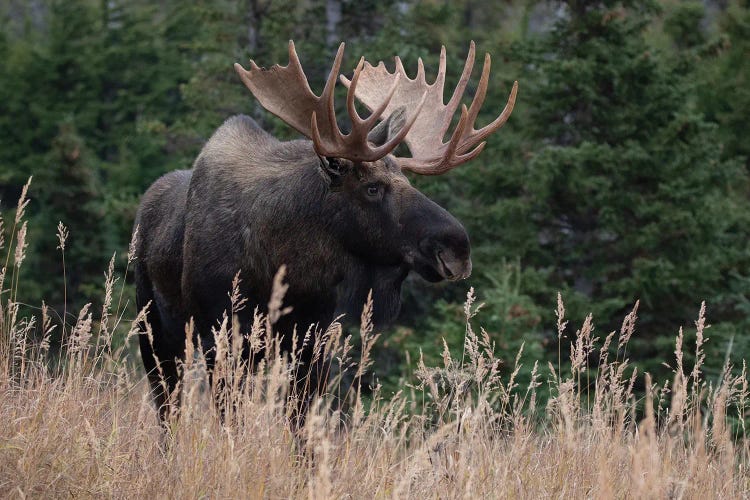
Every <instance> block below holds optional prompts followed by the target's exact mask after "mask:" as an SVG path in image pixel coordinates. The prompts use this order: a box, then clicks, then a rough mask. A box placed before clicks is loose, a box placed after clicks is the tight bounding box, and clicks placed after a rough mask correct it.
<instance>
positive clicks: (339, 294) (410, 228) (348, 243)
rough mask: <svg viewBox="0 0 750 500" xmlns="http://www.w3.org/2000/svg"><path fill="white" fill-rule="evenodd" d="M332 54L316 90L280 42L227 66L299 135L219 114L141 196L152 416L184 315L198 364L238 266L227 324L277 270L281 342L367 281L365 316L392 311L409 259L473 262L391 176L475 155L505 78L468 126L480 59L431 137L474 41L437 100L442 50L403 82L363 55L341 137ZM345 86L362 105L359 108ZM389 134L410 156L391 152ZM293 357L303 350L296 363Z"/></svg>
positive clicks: (340, 307)
mask: <svg viewBox="0 0 750 500" xmlns="http://www.w3.org/2000/svg"><path fill="white" fill-rule="evenodd" d="M343 55H344V44H343V43H342V44H341V45H340V46H339V48H338V51H337V53H336V57H335V60H334V63H333V66H332V69H331V71H330V74H329V76H328V79H327V81H326V83H325V87H324V90H323V92H322V94H321V95H320V96H317V95H316V94H315V93H314V92H313V91H312V90H311V89H310V86H309V83H308V80H307V77H306V75H305V73H304V71H303V69H302V66H301V64H300V61H299V58H298V56H297V52H296V50H295V47H294V43H293V42H292V41H290V42H289V63H288V64H287V66H283V67H282V66H279V65H274V66H272V67H271V68H269V69H266V68H261V67H259V66H257V65H256V64H255V62H253V61H250V69H249V70H246V69H244V68H243V67H242V66H241V65H239V64H235V69H236V71H237V73H238V74H239V77H240V79H241V80H242V82H243V83H244V84H245V86H247V88H248V89H249V90H250V92H251V93H252V94H253V95H254V96H255V98H256V99H257V100H258V101H259V102H260V104H261V105H262V106H263V107H264V108H265V109H266V110H267V111H269V112H271V113H273V114H274V115H276V116H277V117H279V118H280V119H281V120H283V121H284V122H285V123H286V124H288V125H290V126H291V127H293V128H294V129H296V130H297V131H298V132H299V133H301V134H302V135H304V136H305V137H306V138H307V139H299V140H292V141H287V142H282V141H279V140H278V139H276V138H274V137H273V136H271V135H270V134H268V133H267V132H265V131H264V130H263V129H262V128H261V127H260V126H259V125H258V124H257V123H256V122H255V121H254V120H253V119H251V118H249V117H247V116H244V115H239V116H234V117H231V118H229V119H227V120H226V121H225V122H224V124H222V125H221V126H220V127H219V128H218V129H217V130H216V131H215V132H214V134H213V135H212V136H211V138H210V139H209V140H208V142H207V143H206V144H205V146H204V147H203V149H202V151H201V152H200V154H199V155H198V157H197V159H196V160H195V162H194V164H193V168H192V169H191V170H177V171H173V172H170V173H167V174H166V175H164V176H163V177H161V178H160V179H158V180H157V181H156V182H154V184H153V185H152V186H151V187H150V188H149V189H148V190H147V192H146V193H145V194H144V196H143V199H142V201H141V204H140V207H139V209H138V212H137V215H136V221H135V227H136V228H137V231H138V236H137V238H136V239H135V241H136V252H135V255H136V260H135V285H136V302H137V306H138V308H139V309H144V308H146V307H147V306H148V309H147V315H146V320H147V321H148V323H149V325H150V327H151V331H152V334H151V335H148V336H147V335H146V334H141V335H140V337H139V343H140V350H141V356H142V358H143V364H144V367H145V369H146V372H147V373H148V378H149V382H150V385H151V391H152V396H153V400H154V403H155V405H156V407H157V408H158V409H159V413H160V416H161V417H162V418H166V416H167V415H169V412H170V408H169V406H170V401H172V399H171V398H170V394H171V393H172V392H173V391H175V390H176V388H177V387H178V382H179V377H180V369H179V368H180V362H181V360H183V359H184V356H185V345H186V338H185V328H186V323H187V322H189V321H190V320H191V319H192V320H193V321H194V327H195V329H194V331H195V341H196V342H197V344H196V345H199V346H200V348H201V349H202V350H203V352H204V353H205V354H206V360H207V364H208V369H209V371H210V370H211V364H212V362H213V361H212V359H213V358H212V356H211V352H212V350H214V349H215V345H214V342H215V341H214V336H213V334H212V327H216V326H217V324H218V323H217V322H218V321H219V320H220V318H221V317H222V315H223V313H224V312H225V311H227V310H229V307H230V298H229V294H228V291H229V290H230V289H231V287H232V281H233V278H234V277H235V276H236V275H237V273H238V272H239V273H240V276H241V278H242V281H241V292H242V295H243V296H244V297H246V298H247V299H248V301H249V303H248V304H247V305H248V307H246V308H245V309H243V311H240V313H239V321H240V325H241V330H240V331H247V330H248V329H249V327H250V324H251V323H252V320H253V317H252V311H253V310H254V309H255V308H256V307H257V308H258V309H259V310H260V311H267V303H268V301H269V298H270V294H271V289H272V286H273V279H274V276H275V274H276V272H277V270H278V269H279V268H280V267H281V266H286V269H287V282H286V284H287V286H288V290H287V292H286V295H285V298H284V300H285V303H286V304H288V305H290V306H291V312H289V313H288V314H286V315H285V316H283V317H282V318H280V319H279V321H278V323H277V324H276V325H275V328H276V329H277V330H278V333H279V334H280V335H281V336H282V337H281V338H282V339H284V342H286V344H284V345H282V348H283V349H289V348H290V347H291V345H290V344H289V339H290V338H291V333H292V331H293V330H294V329H295V328H300V329H304V328H307V327H308V326H309V325H315V324H317V325H323V326H325V325H328V324H329V323H330V322H331V321H332V320H333V319H334V318H335V317H337V316H338V315H341V314H348V315H354V316H355V317H357V316H358V315H359V312H360V311H361V308H362V306H363V304H364V303H365V301H366V300H367V297H368V294H369V293H371V294H372V301H373V304H374V306H373V307H374V311H373V321H374V323H375V324H376V325H378V324H380V325H382V324H387V323H388V322H390V321H392V320H394V319H395V317H396V316H397V314H398V312H399V308H400V303H401V298H400V294H401V286H402V283H403V282H404V279H405V278H406V276H407V274H409V272H410V271H415V272H416V273H418V274H419V275H420V276H422V277H423V278H424V279H426V280H428V281H430V282H438V281H441V280H460V279H464V278H466V277H468V276H469V274H470V273H471V266H472V265H471V257H470V244H469V237H468V235H467V233H466V230H465V229H464V227H463V226H462V225H461V223H460V222H459V221H458V220H456V219H455V218H454V217H453V216H452V215H451V214H449V213H448V212H447V211H446V210H445V209H443V208H442V207H440V206H439V205H437V204H436V203H435V202H433V201H431V200H430V199H429V198H427V197H426V196H425V195H424V194H422V193H421V192H420V191H418V190H417V189H415V188H414V187H412V186H411V185H410V183H409V180H408V178H407V177H406V175H405V172H412V173H415V174H421V175H440V174H443V173H445V172H448V171H449V170H451V169H453V168H455V167H457V166H458V165H461V164H463V163H466V162H468V161H470V160H472V159H474V158H476V157H477V156H478V155H479V154H480V153H481V152H482V149H483V148H484V145H485V142H484V140H485V139H486V138H487V137H488V136H489V135H490V134H492V133H493V132H495V131H496V130H497V129H499V128H500V127H502V126H503V124H504V123H505V122H506V121H507V120H508V117H509V116H510V114H511V112H512V110H513V106H514V103H515V99H516V92H517V88H518V83H517V82H515V83H514V85H513V88H512V90H511V93H510V96H509V98H508V101H507V104H506V106H505V108H504V110H503V111H502V113H501V114H500V115H499V116H498V117H497V118H496V119H495V120H494V121H493V122H491V123H490V124H489V125H487V126H485V127H483V128H480V129H479V130H476V129H475V128H474V122H475V119H476V118H477V115H478V114H479V111H480V108H481V106H482V103H483V101H484V98H485V94H486V92H487V86H488V81H489V73H490V56H489V54H487V55H485V60H484V67H483V70H482V74H481V77H480V80H479V84H478V86H477V89H476V93H475V96H474V98H473V100H472V102H471V105H470V106H469V107H468V108H467V107H466V105H462V108H461V115H460V119H459V120H458V123H457V125H456V126H455V128H454V130H453V133H452V134H451V136H450V138H449V139H448V141H447V142H443V138H444V136H445V135H446V133H447V132H448V129H449V128H450V126H451V121H452V119H453V117H454V114H455V112H456V110H457V108H458V106H459V104H460V101H461V98H462V96H463V94H464V91H465V89H466V87H467V84H468V81H469V78H470V76H471V71H472V68H473V65H474V57H475V46H474V42H471V45H470V49H469V53H468V56H467V59H466V62H465V64H464V68H463V72H462V74H461V76H460V79H459V81H458V84H457V86H456V88H455V90H454V92H453V95H452V97H451V98H450V100H449V101H448V103H447V104H444V102H443V90H444V89H443V87H444V84H445V77H446V53H445V47H443V48H442V50H441V53H440V64H439V69H438V73H437V77H436V79H435V81H434V82H433V83H431V84H428V83H427V82H426V78H425V70H424V65H423V63H422V60H421V59H420V60H419V66H418V71H417V75H416V77H415V78H413V79H412V78H409V77H408V76H407V73H406V71H405V70H404V66H403V64H402V63H401V60H400V59H399V58H398V57H396V58H395V64H396V68H395V70H394V71H393V72H390V71H388V70H387V69H386V67H385V64H384V63H383V62H382V61H381V62H380V63H379V64H378V65H376V66H373V65H371V64H370V63H369V62H366V61H365V60H364V58H361V59H360V60H359V63H358V64H357V66H356V69H355V71H354V73H353V76H352V78H351V80H350V79H348V78H346V77H344V76H343V75H341V77H340V81H341V82H342V84H343V85H344V86H345V87H346V88H347V96H346V109H347V112H348V115H349V119H350V121H351V131H350V132H349V133H346V134H345V133H342V132H341V129H340V128H339V125H338V123H337V119H336V112H335V109H334V87H335V85H336V81H337V80H338V79H339V70H340V68H341V63H342V59H343ZM355 98H356V99H358V100H359V101H360V102H361V103H362V104H364V106H366V107H367V108H368V109H369V110H370V114H369V116H367V117H366V118H362V117H361V116H360V114H359V113H358V111H357V110H356V108H355ZM401 143H405V144H406V146H408V148H409V151H410V152H411V157H397V156H394V155H393V151H394V149H395V148H396V147H397V146H399V144H401ZM307 358H308V359H305V355H304V353H303V356H302V359H300V362H302V363H305V362H310V359H309V358H310V356H309V354H308V355H307ZM157 363H158V364H159V366H158V367H157ZM323 382H324V381H315V383H323Z"/></svg>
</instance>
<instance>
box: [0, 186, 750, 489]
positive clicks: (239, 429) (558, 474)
mask: <svg viewBox="0 0 750 500" xmlns="http://www.w3.org/2000/svg"><path fill="white" fill-rule="evenodd" d="M27 188H28V184H27ZM27 188H25V189H24V190H23V193H22V197H21V200H20V201H19V203H18V207H17V209H16V212H15V217H14V218H13V219H11V220H5V221H4V223H5V225H6V226H7V227H6V229H7V231H5V232H4V231H0V235H1V234H10V237H9V238H7V239H6V240H0V252H2V253H0V256H2V257H3V260H2V261H0V262H4V263H5V264H4V266H3V268H2V273H0V290H2V292H1V293H0V335H1V336H0V339H1V342H0V393H1V396H0V398H2V405H0V421H1V422H2V425H0V496H2V497H5V498H29V497H30V498H40V497H43V498H61V497H75V498H93V497H111V498H278V497H284V498H290V497H291V498H299V497H308V498H373V497H376V498H384V497H393V498H414V497H421V498H460V497H462V498H500V497H503V498H549V497H557V498H582V497H586V498H741V497H746V496H747V495H748V494H749V492H750V475H749V474H748V457H749V454H750V448H749V447H748V440H747V436H746V430H745V416H746V408H745V405H746V401H747V397H748V378H747V371H746V366H745V364H744V363H743V364H742V366H731V365H730V363H729V361H726V362H725V364H724V369H723V370H722V372H721V376H719V377H717V378H713V377H708V376H706V375H705V374H704V372H703V371H702V367H703V365H704V362H705V354H704V347H705V345H706V342H707V341H708V336H709V333H710V329H709V324H708V319H707V318H706V316H705V306H702V307H701V309H700V311H697V319H696V321H695V328H696V335H695V338H696V342H695V344H694V345H686V344H685V343H684V341H683V340H684V335H683V331H682V329H678V330H677V331H676V332H675V341H674V358H673V359H665V360H664V362H665V363H666V364H667V365H668V366H669V367H670V369H671V371H672V374H673V376H672V377H671V379H668V380H652V378H651V377H650V375H649V374H648V373H640V372H639V371H638V370H636V369H634V368H633V363H632V362H631V360H630V359H629V355H628V345H629V342H630V340H631V338H633V337H634V336H637V335H638V331H637V330H638V324H637V315H638V304H635V307H634V308H633V310H632V311H631V313H630V314H628V315H627V316H626V317H625V318H624V319H623V321H622V326H621V328H620V329H619V330H617V331H613V332H611V333H608V334H606V335H605V334H600V335H595V333H594V332H595V330H594V320H593V318H592V317H591V316H588V317H587V318H586V319H585V321H584V322H583V323H582V324H581V325H580V326H577V325H576V326H574V325H571V324H569V320H568V319H566V313H565V306H564V303H563V299H562V297H561V296H559V295H558V298H557V304H558V306H557V311H556V316H557V324H556V329H557V333H558V337H557V338H558V352H559V358H558V363H557V366H555V364H554V363H548V364H543V363H535V364H534V366H533V367H532V369H531V374H532V375H531V382H530V383H529V384H527V385H524V386H521V385H520V384H519V383H518V382H517V379H516V375H517V374H518V373H519V370H520V369H521V366H520V361H519V360H520V359H521V353H520V352H519V355H518V356H517V357H516V364H515V366H503V364H502V363H501V360H500V359H499V358H498V357H496V355H495V353H494V351H495V346H494V343H493V341H492V339H491V336H490V335H489V334H488V333H487V332H486V331H485V330H484V329H481V328H478V329H477V328H476V327H475V326H473V323H474V322H473V319H474V315H475V314H476V312H477V310H478V308H479V306H480V304H478V303H477V302H476V299H475V296H474V293H473V290H471V291H470V292H469V294H468V296H467V299H466V303H465V306H464V314H465V318H466V331H465V339H464V343H463V346H462V355H461V356H460V358H458V357H455V356H452V355H451V354H450V352H451V351H450V349H449V346H448V345H445V350H444V353H443V359H442V363H441V364H440V365H439V366H426V365H425V363H424V361H423V360H422V359H417V360H415V363H414V364H415V369H414V371H413V377H412V378H411V379H405V380H402V383H401V387H402V389H401V390H399V391H398V392H395V393H388V394H386V393H385V392H384V391H383V390H382V388H381V387H378V386H377V385H376V386H375V387H365V384H367V383H368V382H365V380H371V379H372V378H371V377H369V376H367V374H368V373H369V372H372V371H374V372H375V373H377V366H373V363H372V358H371V352H372V348H373V346H374V345H375V343H376V342H377V341H378V340H379V336H378V333H377V332H375V331H373V327H372V324H371V321H370V313H371V310H372V304H371V303H368V304H365V307H364V309H363V313H362V318H361V326H360V332H359V336H358V337H356V339H355V340H353V338H352V336H351V335H348V334H347V333H346V331H345V330H344V329H343V328H342V327H341V325H340V324H338V323H334V324H332V325H330V326H328V327H327V328H326V329H325V330H324V331H320V332H317V334H313V333H312V332H310V331H308V333H307V334H306V335H301V338H300V339H299V342H300V343H304V342H313V343H314V345H315V350H316V352H317V353H318V355H319V356H321V357H323V359H324V360H325V362H326V363H327V366H329V367H330V379H331V382H330V384H329V386H328V390H327V392H326V394H324V395H323V397H321V398H319V399H317V400H315V401H314V402H313V403H312V405H311V409H310V412H309V414H308V416H307V419H306V423H305V425H304V427H302V428H300V429H297V428H295V427H294V426H293V425H290V424H289V417H290V415H291V414H292V413H293V410H294V406H295V405H294V395H293V394H289V390H288V388H289V387H290V380H293V379H295V378H299V377H305V373H304V367H300V366H298V365H297V364H296V363H295V359H294V356H293V355H292V356H287V355H285V354H284V353H281V352H279V350H278V339H277V338H275V336H274V328H273V327H274V321H275V319H277V318H278V317H279V314H283V292H284V285H283V279H282V278H283V277H282V276H281V275H280V276H279V277H278V280H277V286H276V290H275V294H274V299H273V300H272V302H273V304H272V305H271V307H270V310H269V313H268V314H267V315H262V314H256V318H255V322H254V325H253V327H252V330H251V331H249V332H239V331H238V326H237V325H236V324H235V323H234V322H233V321H232V312H235V311H236V310H239V308H241V307H243V299H242V297H240V296H239V295H237V294H236V293H234V294H233V297H232V309H233V310H232V311H227V314H226V316H225V317H224V320H223V322H222V323H221V324H220V325H217V330H216V332H215V335H216V340H217V360H218V361H217V366H216V372H215V379H216V381H220V382H221V383H216V384H214V387H213V388H212V387H209V385H208V383H207V379H206V373H205V361H204V359H203V357H202V355H201V354H200V352H198V351H196V350H195V349H193V348H192V346H191V343H190V342H188V348H187V351H188V352H187V353H186V354H187V356H186V362H185V364H184V366H183V373H184V383H183V387H182V388H181V392H182V394H183V395H184V397H183V398H182V401H181V403H180V411H179V416H175V417H174V418H172V419H171V420H170V421H169V422H168V424H167V425H166V426H162V425H160V423H159V421H158V418H157V414H156V411H155V409H154V407H153V406H152V404H151V402H150V396H149V393H148V389H147V383H146V381H145V375H144V374H143V371H142V368H141V367H140V359H139V357H138V355H137V354H135V351H134V350H133V349H131V348H130V344H131V343H134V341H135V340H136V336H137V335H147V336H148V335H150V334H151V333H150V329H149V327H148V326H142V322H141V320H142V319H143V311H141V312H140V313H139V314H138V315H137V316H136V317H135V318H133V317H130V316H132V314H130V313H127V312H126V311H128V310H129V309H128V308H127V307H126V301H124V300H123V294H122V290H123V288H122V287H123V284H124V283H125V281H126V278H127V270H126V271H125V275H122V276H116V273H115V266H114V257H113V259H112V261H111V264H110V266H109V268H108V270H107V271H106V272H105V278H104V281H105V282H104V290H105V292H104V297H103V298H101V304H102V307H101V309H100V310H98V309H97V310H93V309H92V306H91V305H90V304H89V305H85V306H84V307H83V308H82V309H81V310H80V311H75V315H76V317H77V320H76V321H74V322H71V323H69V324H63V323H61V322H60V321H59V316H57V314H56V313H55V312H53V311H51V310H50V309H49V308H48V307H47V306H46V305H44V304H42V305H41V308H40V309H33V308H29V307H27V306H26V305H24V304H23V303H22V301H21V298H20V297H18V288H19V282H18V281H19V275H20V271H21V269H22V266H23V265H29V264H30V263H29V262H26V254H25V249H26V248H27V245H28V241H27V232H28V231H27V228H28V225H27V222H26V221H25V220H24V211H25V208H26V205H27V203H28V193H27ZM67 238H68V231H67V228H65V226H63V225H60V226H59V227H58V242H59V246H60V251H61V253H62V255H64V251H65V245H66V239H67ZM132 248H133V244H132V243H131V251H130V254H129V255H128V263H129V264H132V258H133V256H132ZM32 265H33V264H32ZM68 265H71V264H70V263H68ZM66 323H67V322H66ZM186 332H187V333H186V335H187V339H188V340H190V339H191V328H190V325H187V328H186ZM241 335H247V336H248V338H249V340H250V345H251V348H252V350H253V355H257V356H259V357H262V358H263V361H262V362H260V363H259V364H258V366H257V369H256V370H255V371H253V372H252V373H251V374H250V375H246V374H247V362H246V361H243V358H242V356H240V353H239V349H240V347H239V345H240V344H239V343H238V342H236V341H233V340H232V339H238V338H240V336H241ZM117 339H120V340H117ZM355 342H357V343H359V344H358V346H357V349H353V346H354V343H355ZM452 347H456V346H452ZM522 349H523V347H522ZM354 352H358V353H359V355H358V356H357V357H354V356H353V353H354ZM686 353H693V354H694V359H695V360H696V361H695V363H693V364H692V366H687V365H686V364H684V363H683V358H684V355H685V354H686ZM691 359H692V358H691ZM728 359H729V356H728V355H727V360H728ZM565 360H567V362H565ZM568 366H569V368H562V367H568ZM638 384H644V391H643V394H642V395H638V394H639V391H635V390H634V386H636V385H638ZM542 386H547V388H548V390H549V393H550V395H551V397H550V398H549V400H548V402H547V403H546V404H540V403H539V402H538V398H537V395H538V391H539V389H540V387H542ZM365 393H366V395H365ZM214 401H218V402H219V405H218V408H217V405H216V404H214Z"/></svg>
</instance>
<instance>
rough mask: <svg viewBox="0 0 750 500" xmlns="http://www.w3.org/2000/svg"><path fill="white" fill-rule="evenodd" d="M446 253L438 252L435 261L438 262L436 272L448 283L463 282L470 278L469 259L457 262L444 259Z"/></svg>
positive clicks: (454, 259)
mask: <svg viewBox="0 0 750 500" xmlns="http://www.w3.org/2000/svg"><path fill="white" fill-rule="evenodd" d="M445 253H446V252H444V251H443V250H438V252H437V253H436V254H435V259H436V260H437V262H438V272H439V273H440V274H441V275H442V277H443V278H445V279H447V280H448V281H458V280H463V279H466V278H468V277H469V276H471V259H466V260H459V259H456V258H453V259H451V258H446V255H445Z"/></svg>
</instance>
